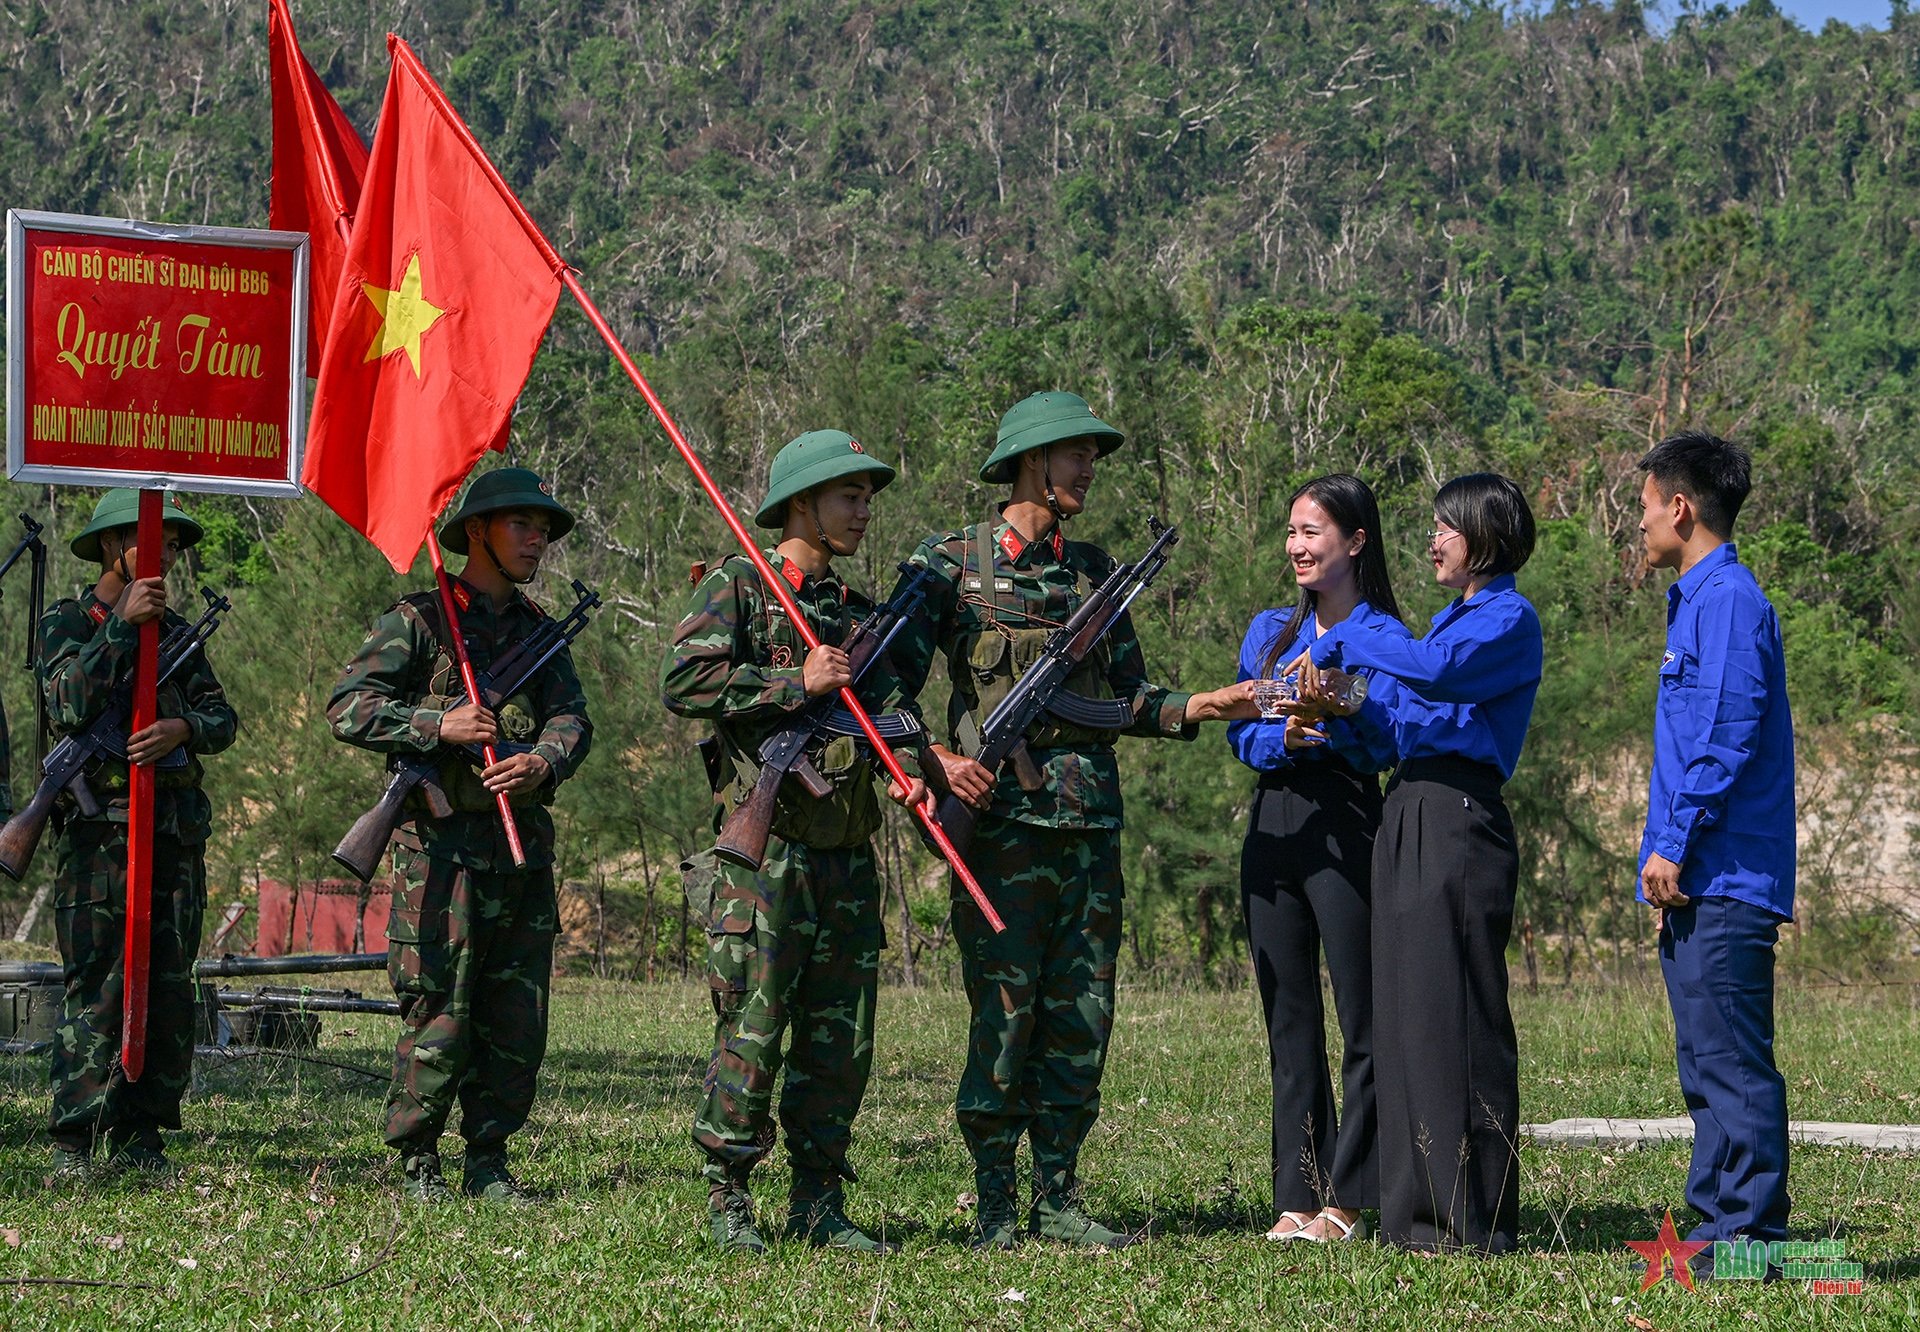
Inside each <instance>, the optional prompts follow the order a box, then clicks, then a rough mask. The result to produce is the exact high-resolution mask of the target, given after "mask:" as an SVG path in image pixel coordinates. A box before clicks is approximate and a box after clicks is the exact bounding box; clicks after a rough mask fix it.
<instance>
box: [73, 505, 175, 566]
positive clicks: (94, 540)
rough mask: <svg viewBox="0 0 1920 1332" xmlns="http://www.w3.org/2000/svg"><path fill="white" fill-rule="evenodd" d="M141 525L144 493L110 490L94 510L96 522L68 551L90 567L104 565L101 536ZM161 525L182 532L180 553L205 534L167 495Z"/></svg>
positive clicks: (92, 522) (81, 533)
mask: <svg viewBox="0 0 1920 1332" xmlns="http://www.w3.org/2000/svg"><path fill="white" fill-rule="evenodd" d="M139 521H140V492H139V491H137V490H133V489H131V488H129V487H127V486H121V487H119V488H118V489H115V490H109V491H108V492H107V493H106V494H104V495H102V496H101V497H100V502H99V503H98V504H96V505H94V506H93V521H91V522H89V523H88V524H87V525H86V526H85V527H83V528H81V529H80V535H79V536H77V537H75V538H74V539H73V540H72V541H71V542H70V543H68V546H67V549H68V550H70V551H72V552H73V553H74V554H75V555H78V556H79V557H80V558H81V559H83V560H85V561H87V563H89V564H98V563H99V562H100V534H101V533H102V532H111V531H113V530H114V529H115V528H116V527H133V526H134V525H136V524H137V523H139ZM160 521H161V522H163V523H174V524H177V525H178V526H179V528H180V549H182V550H185V549H186V548H187V547H188V546H191V545H193V544H194V543H195V542H197V541H199V540H200V538H201V537H202V536H204V535H206V534H205V532H204V531H202V530H201V527H200V524H198V523H196V522H194V521H193V519H191V518H189V517H187V515H186V514H184V513H182V512H181V511H180V508H179V506H178V505H176V504H175V503H174V502H173V496H172V495H167V494H163V495H162V496H161V500H160Z"/></svg>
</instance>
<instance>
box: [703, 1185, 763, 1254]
mask: <svg viewBox="0 0 1920 1332" xmlns="http://www.w3.org/2000/svg"><path fill="white" fill-rule="evenodd" d="M707 1221H708V1227H709V1229H711V1231H712V1232H713V1242H714V1243H715V1244H718V1245H719V1246H720V1247H721V1248H723V1249H738V1250H740V1251H741V1252H743V1253H765V1252H766V1251H767V1242H766V1241H765V1240H764V1239H762V1238H761V1237H760V1232H759V1230H758V1229H756V1228H755V1226H754V1224H753V1195H752V1194H750V1193H748V1192H747V1186H746V1182H745V1181H744V1180H741V1181H729V1182H727V1183H725V1184H714V1185H711V1186H710V1187H709V1188H708V1190H707Z"/></svg>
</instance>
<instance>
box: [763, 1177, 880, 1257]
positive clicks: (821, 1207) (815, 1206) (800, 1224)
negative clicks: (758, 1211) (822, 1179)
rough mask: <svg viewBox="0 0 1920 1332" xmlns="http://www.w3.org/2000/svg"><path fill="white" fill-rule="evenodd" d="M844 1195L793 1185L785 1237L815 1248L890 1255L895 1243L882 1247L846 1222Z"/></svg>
mask: <svg viewBox="0 0 1920 1332" xmlns="http://www.w3.org/2000/svg"><path fill="white" fill-rule="evenodd" d="M845 1207H846V1195H845V1194H844V1193H843V1192H842V1191H841V1190H840V1189H839V1187H838V1186H835V1187H832V1188H826V1189H812V1188H803V1187H799V1186H796V1187H795V1188H794V1191H793V1201H792V1203H791V1206H790V1209H789V1211H788V1214H787V1229H786V1238H788V1239H803V1240H805V1241H806V1242H807V1243H809V1244H811V1245H813V1246H814V1248H816V1249H847V1250H850V1251H852V1252H854V1253H893V1252H896V1251H897V1250H898V1248H899V1246H898V1245H896V1244H883V1243H881V1242H880V1241H879V1240H877V1239H875V1238H874V1237H873V1236H871V1235H869V1234H867V1232H866V1231H864V1230H862V1229H860V1227H858V1226H856V1225H854V1224H853V1222H851V1221H849V1220H847V1214H846V1211H845Z"/></svg>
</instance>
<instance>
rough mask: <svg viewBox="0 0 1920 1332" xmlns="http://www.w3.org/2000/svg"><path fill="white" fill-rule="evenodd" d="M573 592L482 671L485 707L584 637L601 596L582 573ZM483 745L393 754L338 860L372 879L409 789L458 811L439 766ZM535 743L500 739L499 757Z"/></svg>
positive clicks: (434, 806) (337, 850)
mask: <svg viewBox="0 0 1920 1332" xmlns="http://www.w3.org/2000/svg"><path fill="white" fill-rule="evenodd" d="M573 591H574V594H575V595H576V596H578V597H579V598H580V599H579V600H578V601H577V602H575V603H574V605H573V609H572V610H570V611H568V612H567V613H566V614H565V615H563V616H561V617H560V618H559V619H557V620H542V621H540V623H539V624H538V625H536V626H535V627H534V630H533V632H532V633H530V634H528V635H527V636H526V637H525V638H523V639H521V640H520V641H519V642H518V643H515V644H514V645H513V647H512V648H510V649H508V651H507V652H506V653H505V654H504V655H503V656H502V657H501V658H500V659H499V660H498V661H496V662H494V663H493V665H491V666H489V667H488V668H487V669H486V670H485V671H483V672H481V674H480V676H479V678H478V679H477V681H476V683H477V684H478V685H479V686H480V702H481V703H482V705H483V706H485V707H487V708H489V709H491V710H494V711H498V710H499V708H500V707H501V705H502V704H504V703H505V702H506V701H507V700H508V699H510V698H512V697H513V696H514V695H515V694H517V693H519V692H520V691H521V690H522V689H523V688H525V687H526V683H527V681H529V680H531V679H532V678H533V677H534V676H535V675H536V674H538V673H539V671H540V669H541V668H542V667H544V666H545V665H546V664H547V663H548V662H550V661H552V660H553V659H554V657H556V656H558V655H559V653H560V652H561V650H562V649H564V648H566V647H567V646H568V645H570V644H571V643H572V642H573V640H574V639H576V638H578V637H579V636H580V633H581V631H582V630H584V629H585V628H586V627H587V612H588V611H590V610H592V609H594V607H596V606H598V605H599V604H600V598H599V597H598V596H597V595H595V594H594V593H593V592H591V591H589V590H588V588H587V585H586V584H585V583H583V582H581V581H580V580H579V579H578V578H576V579H574V580H573ZM483 748H484V747H483V746H481V745H479V744H442V745H441V746H440V747H439V748H438V749H435V750H434V751H432V752H431V753H427V754H419V755H395V756H393V757H392V758H390V759H389V760H388V763H387V771H388V772H389V773H391V774H392V775H391V776H390V777H389V778H388V780H387V789H386V790H385V791H383V792H381V794H380V799H379V801H378V803H376V804H375V805H374V806H373V808H372V809H369V810H368V811H367V812H366V813H365V814H362V815H361V816H360V817H359V819H357V820H356V821H355V822H354V825H353V827H351V828H349V829H347V835H346V836H345V837H342V838H341V839H340V845H338V846H336V847H334V848H333V858H334V860H335V861H337V862H338V863H339V864H340V866H341V867H342V868H343V869H345V870H346V871H347V872H348V873H349V874H352V875H353V876H354V877H355V878H357V879H359V880H360V882H362V883H368V882H371V881H372V879H373V875H374V871H375V870H377V869H378V868H379V866H380V857H381V856H382V855H384V854H386V850H387V842H388V840H389V839H390V838H391V837H392V836H393V830H394V829H395V828H396V827H398V826H399V825H400V822H401V821H402V820H403V819H405V818H406V817H407V813H406V808H405V806H406V799H407V795H408V793H410V792H411V791H413V790H415V789H416V788H417V789H418V790H419V791H420V794H421V796H422V797H423V798H424V799H425V800H426V804H427V813H428V814H430V815H431V816H432V817H434V818H436V819H443V818H446V817H447V816H448V815H449V814H451V813H453V806H452V804H451V803H449V802H448V800H447V792H446V788H445V787H443V786H442V785H441V784H440V765H441V764H442V763H448V762H452V763H466V764H470V765H472V766H474V767H478V766H480V765H481V764H483V763H484V762H485V761H486V760H485V758H484V757H483V755H482V752H481V751H482V749H483ZM532 748H533V746H531V745H518V744H495V745H494V752H495V754H496V755H498V756H499V757H500V758H508V757H511V756H512V755H514V754H524V753H526V752H527V751H528V750H530V749H532Z"/></svg>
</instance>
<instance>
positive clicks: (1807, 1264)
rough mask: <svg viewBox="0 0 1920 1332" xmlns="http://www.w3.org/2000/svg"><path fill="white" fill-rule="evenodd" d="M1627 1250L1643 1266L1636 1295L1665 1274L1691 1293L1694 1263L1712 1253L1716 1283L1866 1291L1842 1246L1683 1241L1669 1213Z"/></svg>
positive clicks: (1862, 1275) (1862, 1272)
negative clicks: (1773, 1278)
mask: <svg viewBox="0 0 1920 1332" xmlns="http://www.w3.org/2000/svg"><path fill="white" fill-rule="evenodd" d="M1627 1247H1628V1248H1629V1249H1632V1250H1633V1251H1634V1252H1636V1253H1638V1254H1640V1255H1641V1256H1642V1257H1644V1258H1645V1259H1646V1260H1647V1270H1646V1272H1645V1274H1644V1275H1642V1277H1641V1278H1640V1289H1641V1290H1651V1289H1652V1288H1653V1287H1654V1286H1656V1285H1658V1284H1659V1283H1660V1282H1661V1281H1662V1280H1664V1279H1665V1278H1666V1277H1667V1275H1668V1274H1669V1273H1671V1274H1672V1276H1673V1279H1674V1280H1675V1281H1677V1282H1679V1283H1680V1284H1681V1285H1682V1286H1685V1287H1686V1288H1687V1289H1688V1290H1692V1289H1694V1284H1693V1278H1694V1269H1693V1260H1694V1258H1695V1257H1696V1256H1697V1255H1699V1254H1701V1253H1703V1252H1707V1251H1709V1250H1711V1257H1712V1270H1713V1279H1714V1280H1715V1281H1765V1280H1766V1279H1767V1277H1768V1275H1769V1273H1773V1274H1776V1275H1777V1276H1778V1277H1779V1278H1780V1279H1782V1280H1786V1281H1804V1282H1806V1283H1807V1287H1808V1293H1809V1294H1812V1295H1858V1294H1860V1293H1861V1292H1862V1291H1863V1290H1865V1289H1866V1269H1865V1267H1864V1265H1863V1264H1860V1263H1855V1262H1848V1261H1847V1244H1846V1241H1845V1240H1840V1239H1825V1240H1809V1241H1789V1240H1757V1239H1731V1240H1714V1241H1706V1240H1683V1239H1681V1238H1680V1233H1679V1231H1678V1230H1677V1229H1675V1227H1674V1224H1673V1213H1672V1212H1671V1211H1669V1212H1668V1213H1667V1214H1666V1216H1665V1218H1664V1219H1663V1220H1662V1221H1661V1223H1660V1231H1659V1233H1658V1234H1656V1235H1655V1236H1654V1237H1653V1238H1652V1239H1650V1240H1628V1241H1627Z"/></svg>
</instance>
